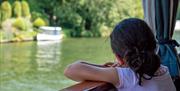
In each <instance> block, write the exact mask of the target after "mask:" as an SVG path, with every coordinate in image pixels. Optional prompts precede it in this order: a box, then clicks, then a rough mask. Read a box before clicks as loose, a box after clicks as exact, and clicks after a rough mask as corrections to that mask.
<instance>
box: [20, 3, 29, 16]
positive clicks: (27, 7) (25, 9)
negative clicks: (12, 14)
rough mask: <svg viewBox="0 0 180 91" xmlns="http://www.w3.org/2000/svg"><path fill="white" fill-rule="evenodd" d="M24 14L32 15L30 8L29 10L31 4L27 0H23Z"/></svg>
mask: <svg viewBox="0 0 180 91" xmlns="http://www.w3.org/2000/svg"><path fill="white" fill-rule="evenodd" d="M22 15H23V16H24V17H28V18H30V17H31V14H30V10H29V4H28V3H27V2H26V1H22Z"/></svg>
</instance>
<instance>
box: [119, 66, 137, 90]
mask: <svg viewBox="0 0 180 91" xmlns="http://www.w3.org/2000/svg"><path fill="white" fill-rule="evenodd" d="M116 71H117V73H118V77H119V83H120V85H118V86H116V87H117V88H120V87H127V86H130V85H135V84H137V83H138V78H137V75H136V74H135V72H134V71H133V70H132V69H130V68H121V67H116Z"/></svg>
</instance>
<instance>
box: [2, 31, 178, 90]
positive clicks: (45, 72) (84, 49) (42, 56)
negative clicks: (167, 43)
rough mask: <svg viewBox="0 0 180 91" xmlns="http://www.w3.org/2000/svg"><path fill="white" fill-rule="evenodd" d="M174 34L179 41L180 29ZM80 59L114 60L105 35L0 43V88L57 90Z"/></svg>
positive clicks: (100, 61)
mask: <svg viewBox="0 0 180 91" xmlns="http://www.w3.org/2000/svg"><path fill="white" fill-rule="evenodd" d="M174 38H175V39H177V40H178V42H179V43H180V31H178V32H175V35H174ZM178 51H179V52H180V49H178ZM79 59H81V60H88V61H89V62H91V63H97V64H103V63H105V62H108V61H111V60H113V59H114V56H113V55H112V53H111V48H110V45H109V40H108V38H65V39H63V40H62V41H61V42H56V43H52V42H48V43H47V42H22V43H7V44H0V91H58V90H60V89H62V88H65V87H68V86H70V85H72V84H75V82H74V81H71V80H69V79H67V78H66V77H65V76H64V75H63V71H64V69H65V67H66V66H67V65H68V64H70V63H72V62H74V61H76V60H79Z"/></svg>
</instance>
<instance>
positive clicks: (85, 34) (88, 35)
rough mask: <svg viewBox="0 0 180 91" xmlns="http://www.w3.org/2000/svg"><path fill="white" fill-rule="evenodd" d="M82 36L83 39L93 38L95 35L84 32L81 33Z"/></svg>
mask: <svg viewBox="0 0 180 91" xmlns="http://www.w3.org/2000/svg"><path fill="white" fill-rule="evenodd" d="M81 36H82V37H93V34H92V32H91V31H83V32H82V33H81Z"/></svg>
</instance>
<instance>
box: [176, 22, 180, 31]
mask: <svg viewBox="0 0 180 91" xmlns="http://www.w3.org/2000/svg"><path fill="white" fill-rule="evenodd" d="M175 30H177V31H180V20H177V21H176V25H175Z"/></svg>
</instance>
